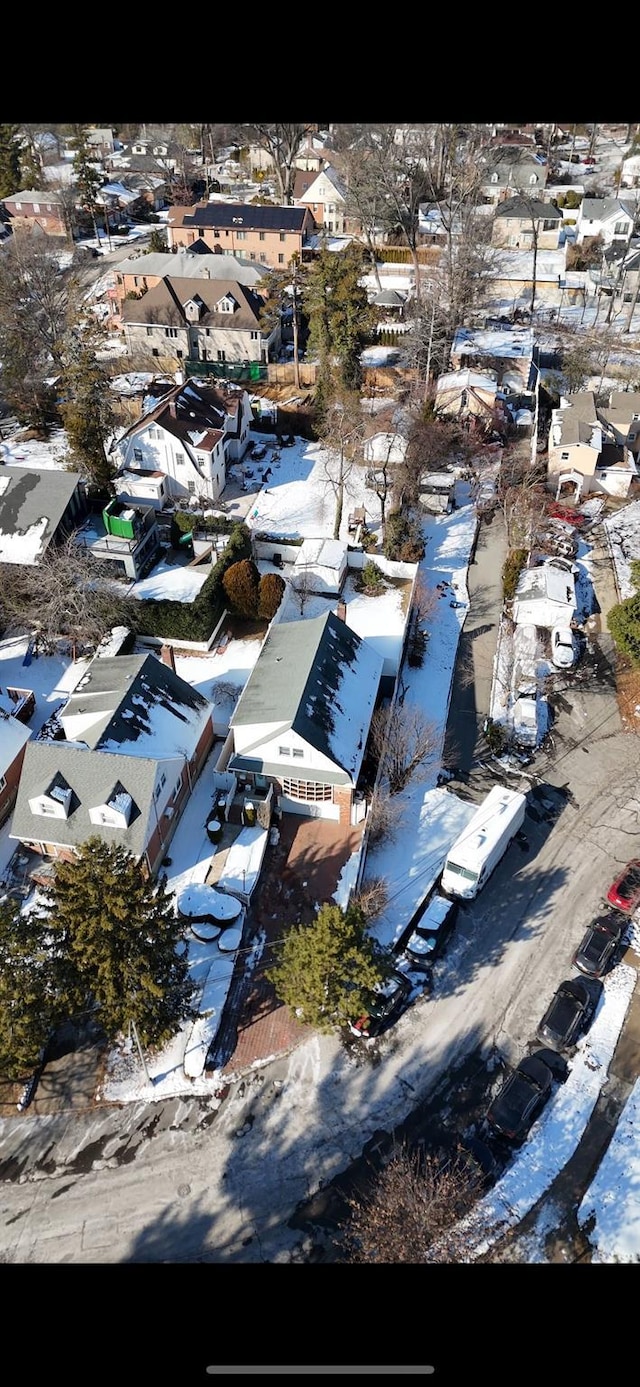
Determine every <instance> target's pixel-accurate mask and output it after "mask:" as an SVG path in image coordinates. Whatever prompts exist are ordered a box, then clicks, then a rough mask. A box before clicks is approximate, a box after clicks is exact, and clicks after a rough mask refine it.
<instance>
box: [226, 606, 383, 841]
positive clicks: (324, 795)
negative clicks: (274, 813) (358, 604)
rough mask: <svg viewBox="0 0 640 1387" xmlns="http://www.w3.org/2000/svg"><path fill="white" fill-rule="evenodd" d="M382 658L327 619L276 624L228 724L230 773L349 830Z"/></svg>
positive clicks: (290, 808) (292, 808)
mask: <svg viewBox="0 0 640 1387" xmlns="http://www.w3.org/2000/svg"><path fill="white" fill-rule="evenodd" d="M383 663H384V661H383V658H382V656H381V655H379V654H378V653H377V651H375V650H374V649H372V647H371V645H370V644H368V643H367V642H366V641H365V640H362V639H361V638H360V636H358V635H356V632H355V631H353V630H351V628H350V627H348V626H346V625H345V623H344V621H342V620H341V619H340V618H339V617H338V616H337V615H335V614H334V613H333V612H327V613H326V614H325V615H323V616H319V617H312V618H309V619H308V620H302V621H280V622H276V623H274V624H273V625H272V626H271V628H270V630H269V633H268V635H267V637H266V640H265V642H264V645H263V647H262V650H261V651H260V654H259V656H258V659H257V661H256V663H255V665H254V667H253V670H252V672H251V674H250V675H249V678H248V680H247V683H246V684H245V687H244V690H243V692H242V694H241V696H240V698H239V700H238V703H237V705H236V709H235V712H234V714H233V716H232V718H231V723H230V727H231V733H232V737H233V751H232V754H231V757H230V760H229V763H228V770H229V771H232V772H234V773H235V774H236V775H237V776H238V777H239V779H243V780H244V781H245V782H246V784H247V786H248V788H249V789H250V787H251V785H252V783H253V782H254V781H255V779H256V777H257V779H258V782H259V783H260V784H262V783H264V781H265V778H266V779H267V780H269V781H271V783H272V784H273V785H274V788H275V790H276V792H277V793H278V798H279V805H280V808H281V809H283V810H285V811H287V812H289V813H293V814H304V815H311V816H314V817H316V818H324V819H334V820H337V821H338V822H340V823H342V824H345V825H349V824H351V822H352V814H353V801H354V796H355V792H356V787H357V783H358V777H359V775H360V771H361V768H362V762H363V759H364V754H365V748H366V744H367V738H368V735H369V728H370V724H371V718H372V716H373V711H374V707H375V702H376V697H377V693H378V686H379V683H380V676H381V673H382V667H383Z"/></svg>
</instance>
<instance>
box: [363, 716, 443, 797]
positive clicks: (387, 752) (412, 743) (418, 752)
mask: <svg viewBox="0 0 640 1387" xmlns="http://www.w3.org/2000/svg"><path fill="white" fill-rule="evenodd" d="M371 737H372V745H373V748H374V751H375V752H376V754H377V756H378V758H379V760H380V762H381V765H382V779H383V783H384V782H386V784H387V785H388V787H389V792H390V794H392V795H397V794H398V793H399V792H400V790H404V788H405V786H406V785H408V783H409V781H410V780H412V779H414V778H415V777H417V776H418V775H419V773H422V774H424V773H425V771H426V764H427V762H429V761H430V760H431V757H432V756H433V753H434V750H435V747H436V729H435V726H434V724H433V722H430V721H429V719H428V718H427V717H426V716H425V713H424V712H423V710H422V708H420V707H419V706H418V705H417V704H415V703H407V702H406V700H405V701H403V702H402V703H400V701H399V700H398V702H396V703H395V704H394V705H393V707H392V708H384V707H380V708H377V709H376V711H375V713H374V715H373V718H372V719H371Z"/></svg>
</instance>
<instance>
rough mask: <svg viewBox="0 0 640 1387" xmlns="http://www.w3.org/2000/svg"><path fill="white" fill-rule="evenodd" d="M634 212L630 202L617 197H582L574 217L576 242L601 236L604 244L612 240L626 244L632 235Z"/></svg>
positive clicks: (607, 244)
mask: <svg viewBox="0 0 640 1387" xmlns="http://www.w3.org/2000/svg"><path fill="white" fill-rule="evenodd" d="M634 226H635V212H634V208H633V206H632V204H631V203H630V202H624V201H623V200H622V199H621V198H617V197H584V198H583V199H582V202H581V204H580V208H579V210H578V215H577V218H576V242H577V244H578V245H581V244H582V242H583V241H584V240H586V239H587V238H591V237H593V238H595V237H598V236H599V237H601V239H602V241H603V242H604V244H605V245H606V246H610V245H611V244H612V243H613V242H617V244H618V245H624V246H627V245H628V244H629V241H630V240H631V237H632V236H633V231H634Z"/></svg>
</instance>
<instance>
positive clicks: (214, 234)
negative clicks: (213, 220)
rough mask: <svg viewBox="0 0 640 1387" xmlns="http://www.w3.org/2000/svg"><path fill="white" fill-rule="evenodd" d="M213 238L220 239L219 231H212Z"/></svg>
mask: <svg viewBox="0 0 640 1387" xmlns="http://www.w3.org/2000/svg"><path fill="white" fill-rule="evenodd" d="M213 239H214V241H219V240H220V232H219V231H214V233H213Z"/></svg>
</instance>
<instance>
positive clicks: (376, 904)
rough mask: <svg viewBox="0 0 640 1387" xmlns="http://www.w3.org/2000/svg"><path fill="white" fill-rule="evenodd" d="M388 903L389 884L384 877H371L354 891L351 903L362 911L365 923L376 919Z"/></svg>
mask: <svg viewBox="0 0 640 1387" xmlns="http://www.w3.org/2000/svg"><path fill="white" fill-rule="evenodd" d="M388 903H389V886H388V882H387V881H386V880H385V878H384V877H371V879H370V880H369V881H367V882H364V883H363V885H362V886H361V887H360V890H359V891H357V892H356V893H355V895H354V896H353V898H352V901H351V904H352V905H354V906H356V907H357V909H358V910H361V911H362V914H363V915H364V918H365V920H366V921H367V923H368V922H369V921H370V920H377V919H378V916H379V915H382V914H383V912H384V911H385V910H386V908H387V905H388Z"/></svg>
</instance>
